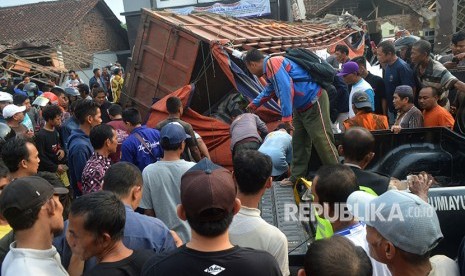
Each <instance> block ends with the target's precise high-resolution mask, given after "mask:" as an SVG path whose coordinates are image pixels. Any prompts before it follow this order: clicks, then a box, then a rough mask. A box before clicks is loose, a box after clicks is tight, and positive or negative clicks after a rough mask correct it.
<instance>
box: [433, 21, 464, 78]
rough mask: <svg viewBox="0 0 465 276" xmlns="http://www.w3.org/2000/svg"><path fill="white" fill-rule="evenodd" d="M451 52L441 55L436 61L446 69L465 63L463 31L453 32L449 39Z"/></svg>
mask: <svg viewBox="0 0 465 276" xmlns="http://www.w3.org/2000/svg"><path fill="white" fill-rule="evenodd" d="M450 42H451V43H450V49H451V52H452V53H451V54H449V55H445V56H442V57H441V58H440V59H439V60H438V61H439V62H440V63H442V65H444V67H446V68H447V69H455V68H456V67H457V66H464V65H465V60H464V58H465V31H464V30H460V31H458V32H456V33H454V34H453V35H452V37H451V39H450Z"/></svg>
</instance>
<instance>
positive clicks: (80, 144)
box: [68, 100, 102, 197]
mask: <svg viewBox="0 0 465 276" xmlns="http://www.w3.org/2000/svg"><path fill="white" fill-rule="evenodd" d="M74 115H75V116H76V118H77V120H78V121H79V128H78V129H73V130H72V132H71V136H70V137H69V139H68V167H69V178H70V179H69V180H70V184H71V187H72V188H73V191H74V197H78V196H80V195H82V171H83V170H84V167H85V165H86V163H87V160H89V158H90V157H91V155H92V153H93V152H94V149H93V148H92V144H91V143H90V138H89V134H90V130H91V129H92V128H93V127H95V126H98V125H99V124H101V123H102V119H101V118H100V109H99V108H98V105H97V104H96V103H95V102H93V101H89V100H79V101H77V104H76V109H75V111H74Z"/></svg>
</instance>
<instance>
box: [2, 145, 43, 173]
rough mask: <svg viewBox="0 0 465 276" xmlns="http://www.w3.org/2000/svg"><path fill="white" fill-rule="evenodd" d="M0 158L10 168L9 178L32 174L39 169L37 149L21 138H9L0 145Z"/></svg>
mask: <svg viewBox="0 0 465 276" xmlns="http://www.w3.org/2000/svg"><path fill="white" fill-rule="evenodd" d="M2 160H3V163H4V164H5V166H6V167H7V168H8V170H10V179H11V180H14V179H16V178H20V177H26V176H33V175H35V174H37V171H38V169H39V163H40V159H39V151H37V148H36V147H35V146H34V144H33V143H31V142H28V141H26V140H25V139H23V138H13V139H9V140H8V141H7V142H6V143H5V144H4V145H3V147H2Z"/></svg>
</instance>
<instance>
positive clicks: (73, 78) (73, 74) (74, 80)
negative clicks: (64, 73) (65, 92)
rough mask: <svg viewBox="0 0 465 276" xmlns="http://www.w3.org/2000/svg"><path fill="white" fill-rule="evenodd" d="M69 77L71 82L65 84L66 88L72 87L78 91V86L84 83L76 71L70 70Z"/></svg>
mask: <svg viewBox="0 0 465 276" xmlns="http://www.w3.org/2000/svg"><path fill="white" fill-rule="evenodd" d="M68 75H69V80H67V81H66V82H65V87H71V88H74V89H77V86H78V85H79V84H82V81H81V79H79V78H78V76H77V74H76V71H74V70H69V72H68Z"/></svg>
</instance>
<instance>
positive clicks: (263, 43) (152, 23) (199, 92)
mask: <svg viewBox="0 0 465 276" xmlns="http://www.w3.org/2000/svg"><path fill="white" fill-rule="evenodd" d="M354 36H356V37H358V38H359V39H358V40H357V39H354V38H353V37H354ZM349 41H357V42H358V43H356V44H355V46H354V44H350V43H349ZM341 43H345V44H348V45H349V46H350V48H351V49H353V51H358V53H360V52H361V53H363V50H364V40H363V32H362V31H361V29H360V28H358V27H357V26H353V27H350V26H345V25H343V26H340V25H337V24H336V25H330V24H314V23H285V22H278V21H275V20H267V19H235V18H230V17H224V16H219V15H212V14H196V15H176V14H173V13H168V12H154V11H150V10H143V12H142V17H141V24H140V28H139V32H138V34H137V39H136V43H135V46H134V50H133V57H132V60H131V61H130V63H131V64H130V66H129V70H128V76H127V81H126V84H127V86H126V93H125V97H123V102H131V103H133V104H135V105H136V106H137V107H138V108H139V109H140V110H141V111H142V112H143V113H144V114H145V115H146V118H147V119H148V120H147V125H149V126H155V124H156V123H157V122H158V121H159V120H161V119H162V118H164V117H165V116H166V110H165V106H164V101H165V100H166V99H165V98H166V96H167V95H174V94H176V95H177V96H180V97H181V98H182V99H183V103H184V110H185V111H186V112H185V114H184V115H183V118H182V119H183V120H185V121H188V122H189V123H191V124H192V125H193V127H194V129H195V130H196V131H197V132H198V133H199V134H200V135H201V136H202V138H203V140H204V141H205V143H206V144H207V146H208V148H209V150H210V155H211V156H212V159H213V161H215V162H217V163H219V164H221V165H223V166H226V167H230V166H231V153H230V150H229V124H228V123H229V122H228V119H229V114H228V109H227V108H226V110H225V108H224V106H226V107H227V106H228V105H229V104H224V102H225V101H226V102H228V101H231V98H233V101H234V100H237V98H242V99H243V100H244V101H248V100H250V99H252V98H254V97H255V96H256V95H258V93H259V92H260V91H261V89H262V88H263V85H262V84H263V83H264V82H263V80H259V79H257V78H256V77H254V76H252V75H251V74H250V73H249V72H248V71H247V69H246V68H245V65H244V63H243V62H242V60H241V59H239V58H237V57H235V56H233V55H232V52H233V51H234V50H236V51H239V52H244V51H247V50H249V49H251V48H257V49H259V50H261V51H262V52H264V53H266V54H278V53H283V52H284V51H285V50H286V49H288V48H295V47H304V48H308V49H311V50H318V49H323V50H324V49H327V48H328V47H334V46H335V45H337V44H341ZM235 95H237V96H235ZM279 113H280V108H279V105H278V104H277V103H276V102H274V101H270V102H269V103H268V104H266V105H265V106H264V107H263V108H261V109H259V112H258V114H259V116H260V117H261V118H262V119H263V120H264V121H265V122H267V123H272V122H277V121H278V120H279V119H280V115H279ZM272 126H273V124H271V125H270V127H272Z"/></svg>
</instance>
